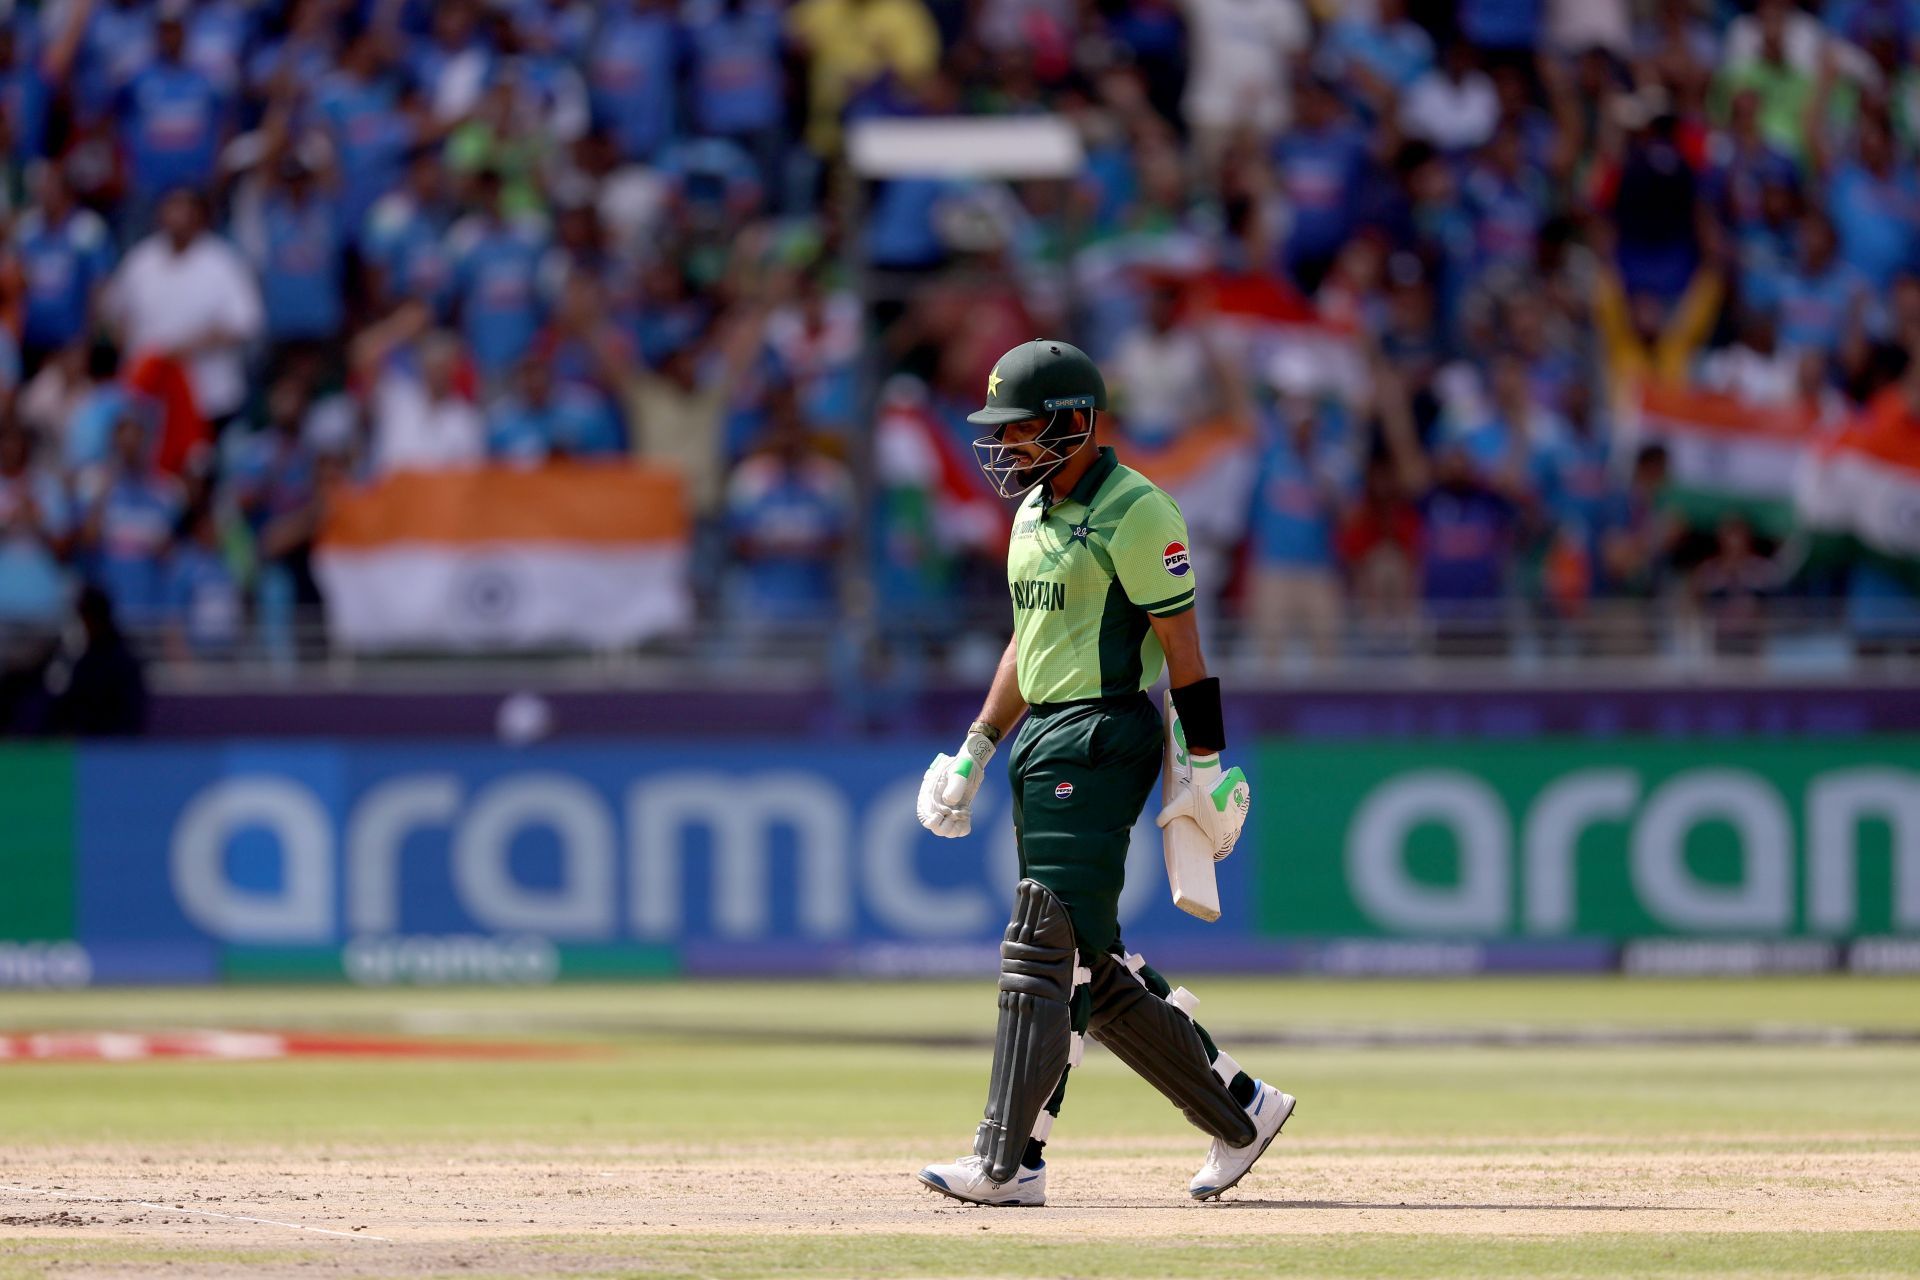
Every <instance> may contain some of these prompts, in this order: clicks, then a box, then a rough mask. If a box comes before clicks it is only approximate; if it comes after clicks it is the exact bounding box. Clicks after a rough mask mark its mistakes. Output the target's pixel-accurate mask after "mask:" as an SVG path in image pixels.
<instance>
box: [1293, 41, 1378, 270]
mask: <svg viewBox="0 0 1920 1280" xmlns="http://www.w3.org/2000/svg"><path fill="white" fill-rule="evenodd" d="M1294 103H1295V105H1294V125H1293V128H1291V129H1289V130H1287V131H1286V132H1285V133H1283V134H1281V135H1280V138H1279V140H1278V141H1276V142H1275V143H1274V148H1273V159H1274V168H1275V170H1276V172H1277V175H1278V177H1279V179H1280V188H1281V191H1282V192H1283V193H1284V194H1285V195H1286V198H1287V204H1288V207H1289V209H1290V210H1291V212H1292V215H1293V224H1292V227H1291V229H1290V230H1289V231H1288V234H1287V242H1286V246H1285V248H1284V250H1283V252H1284V253H1285V255H1286V265H1287V272H1288V274H1290V275H1291V276H1292V277H1293V279H1294V282H1295V283H1296V284H1298V285H1299V286H1300V288H1301V290H1302V291H1303V292H1306V293H1312V292H1313V291H1314V290H1315V289H1318V288H1319V287H1320V281H1321V280H1322V279H1323V278H1324V277H1325V276H1326V274H1327V271H1328V269H1329V268H1331V267H1332V266H1333V260H1334V258H1335V257H1337V256H1338V255H1339V252H1340V246H1342V245H1343V244H1345V243H1346V242H1347V238H1348V237H1349V236H1351V235H1352V234H1353V229H1354V202H1355V192H1356V190H1357V188H1358V186H1359V184H1360V182H1361V181H1362V179H1364V177H1365V176H1366V167H1367V147H1366V141H1365V139H1364V136H1363V135H1362V134H1361V132H1360V131H1359V129H1357V128H1356V127H1355V126H1354V124H1353V123H1352V121H1350V120H1348V119H1347V118H1346V113H1345V111H1344V110H1343V109H1342V108H1341V105H1340V99H1339V98H1338V97H1337V96H1336V95H1335V93H1334V91H1333V88H1332V86H1331V85H1329V84H1328V83H1327V82H1326V81H1324V80H1322V79H1320V78H1319V77H1317V76H1316V77H1307V78H1305V79H1304V80H1302V81H1301V83H1300V85H1299V88H1298V90H1297V91H1296V93H1295V95H1294Z"/></svg>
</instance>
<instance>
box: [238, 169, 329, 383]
mask: <svg viewBox="0 0 1920 1280" xmlns="http://www.w3.org/2000/svg"><path fill="white" fill-rule="evenodd" d="M235 232H236V235H235V239H236V240H237V241H238V242H239V244H240V247H241V248H242V250H244V251H245V253H246V255H247V257H248V259H249V260H250V261H251V262H252V263H253V268H254V271H255V272H256V273H257V274H258V275H259V277H260V297H261V301H262V302H263V304H264V305H265V307H266V315H267V337H268V339H269V341H271V342H272V343H273V344H274V345H275V346H276V347H278V348H284V347H285V346H286V345H287V344H289V343H313V342H319V341H323V340H326V339H332V338H338V337H340V336H341V331H342V328H343V326H344V325H345V321H346V305H345V300H344V297H343V295H342V283H343V282H342V272H343V270H344V263H345V252H346V246H345V244H344V242H343V237H342V235H341V228H340V222H339V215H338V213H337V212H336V211H335V209H334V206H333V204H332V203H331V202H330V201H328V200H327V199H326V198H325V197H324V196H322V195H321V194H320V192H319V191H318V190H317V189H316V184H315V182H314V175H313V171H312V170H310V169H308V168H307V166H306V165H305V164H304V163H302V162H301V161H300V160H299V159H298V158H297V157H295V156H292V155H287V156H283V157H282V158H281V160H280V162H279V163H278V165H276V166H275V172H274V183H273V186H272V187H271V188H270V189H269V190H268V191H267V192H266V194H265V195H264V196H263V198H262V199H261V201H260V204H259V207H258V209H257V210H255V211H254V213H253V216H252V217H251V218H249V219H248V220H247V221H246V222H245V223H243V224H242V225H241V226H238V227H236V228H235Z"/></svg>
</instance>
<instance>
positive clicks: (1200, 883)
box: [1160, 689, 1220, 920]
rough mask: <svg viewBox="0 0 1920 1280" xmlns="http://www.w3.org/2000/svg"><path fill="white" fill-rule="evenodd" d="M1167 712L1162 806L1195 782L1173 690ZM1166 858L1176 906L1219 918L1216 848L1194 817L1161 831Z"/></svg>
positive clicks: (1178, 820) (1164, 696)
mask: <svg viewBox="0 0 1920 1280" xmlns="http://www.w3.org/2000/svg"><path fill="white" fill-rule="evenodd" d="M1161 704H1162V706H1163V707H1164V709H1165V711H1166V721H1167V749H1166V754H1165V756H1164V757H1163V759H1162V761H1161V766H1160V803H1161V804H1163V805H1164V804H1171V803H1172V802H1173V798H1174V796H1175V795H1177V794H1179V790H1180V785H1181V784H1182V783H1186V782H1191V781H1192V780H1193V761H1192V760H1191V759H1189V758H1188V756H1187V746H1186V735H1185V734H1183V733H1181V732H1180V713H1179V712H1178V711H1176V710H1174V707H1173V691H1172V690H1171V689H1169V690H1167V691H1166V692H1165V693H1164V694H1162V695H1161ZM1160 839H1161V841H1162V842H1163V846H1164V849H1165V852H1166V857H1167V884H1168V885H1169V886H1170V887H1171V888H1172V889H1173V905H1174V906H1176V907H1178V908H1180V909H1181V910H1182V911H1184V912H1186V913H1187V914H1188V915H1190V916H1198V917H1199V918H1200V919H1202V920H1218V919H1219V918H1220V886H1219V884H1218V883H1216V882H1215V880H1214V878H1213V845H1212V843H1211V842H1210V841H1208V839H1207V837H1206V835H1205V833H1204V832H1202V831H1201V830H1200V824H1199V823H1197V822H1195V821H1194V820H1193V819H1192V818H1185V817H1182V818H1175V819H1174V820H1173V821H1171V822H1169V823H1167V825H1166V826H1164V827H1162V828H1160Z"/></svg>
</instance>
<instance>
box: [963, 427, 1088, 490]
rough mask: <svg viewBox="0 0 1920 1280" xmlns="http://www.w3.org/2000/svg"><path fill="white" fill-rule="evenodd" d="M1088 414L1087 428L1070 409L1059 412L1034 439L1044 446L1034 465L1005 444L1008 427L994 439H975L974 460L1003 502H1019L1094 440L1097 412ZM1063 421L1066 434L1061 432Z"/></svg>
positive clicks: (995, 435) (1037, 443)
mask: <svg viewBox="0 0 1920 1280" xmlns="http://www.w3.org/2000/svg"><path fill="white" fill-rule="evenodd" d="M1084 412H1085V413H1086V425H1085V427H1076V426H1075V425H1074V416H1073V411H1072V410H1070V409H1060V410H1056V411H1055V412H1054V413H1052V414H1051V415H1049V417H1048V420H1047V425H1046V427H1045V428H1044V429H1042V430H1041V432H1040V434H1039V435H1037V436H1035V437H1034V439H1033V443H1034V444H1036V445H1038V446H1040V456H1039V457H1038V458H1037V459H1035V460H1033V461H1032V462H1029V461H1028V460H1027V459H1026V458H1025V457H1023V456H1022V455H1020V454H1018V453H1015V452H1014V451H1013V446H1012V445H1009V444H1007V443H1005V442H1004V441H1002V440H1001V438H1000V436H1001V433H1002V432H1004V431H1005V430H1006V427H1005V426H1002V427H1000V428H998V429H996V430H995V431H994V432H993V433H992V434H991V435H984V436H980V437H978V438H977V439H975V440H974V442H973V455H974V458H975V459H976V460H977V461H978V462H979V464H980V470H981V471H983V472H985V473H986V477H987V482H988V483H989V484H991V485H992V486H993V489H994V492H995V493H998V494H999V495H1000V496H1001V497H1003V498H1017V497H1019V496H1020V495H1022V494H1024V493H1025V492H1027V490H1029V489H1031V488H1033V486H1034V485H1036V484H1039V483H1041V482H1042V481H1044V480H1046V479H1048V478H1049V477H1050V476H1052V475H1053V473H1054V472H1056V471H1058V470H1059V469H1060V468H1061V467H1063V466H1065V465H1066V463H1067V459H1069V458H1071V457H1073V455H1074V454H1076V453H1078V452H1079V451H1080V449H1081V447H1082V446H1084V445H1085V444H1086V443H1087V441H1089V440H1091V439H1093V420H1094V414H1095V411H1094V410H1092V409H1087V410H1084ZM1035 416H1038V415H1035ZM1063 420H1064V422H1065V427H1066V429H1065V430H1062V429H1061V428H1062V421H1063Z"/></svg>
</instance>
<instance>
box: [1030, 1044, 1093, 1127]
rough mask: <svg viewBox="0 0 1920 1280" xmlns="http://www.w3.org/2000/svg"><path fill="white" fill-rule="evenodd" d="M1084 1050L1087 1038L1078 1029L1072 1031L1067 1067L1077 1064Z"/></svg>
mask: <svg viewBox="0 0 1920 1280" xmlns="http://www.w3.org/2000/svg"><path fill="white" fill-rule="evenodd" d="M1086 1051H1087V1038H1086V1037H1085V1036H1084V1035H1082V1034H1080V1033H1079V1032H1078V1031H1076V1032H1074V1033H1073V1047H1072V1048H1070V1049H1068V1050H1067V1066H1068V1067H1069V1068H1072V1067H1077V1066H1079V1065H1080V1055H1081V1054H1083V1053H1085V1052H1086ZM1041 1114H1043V1115H1044V1114H1046V1113H1045V1112H1042V1113H1041Z"/></svg>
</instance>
